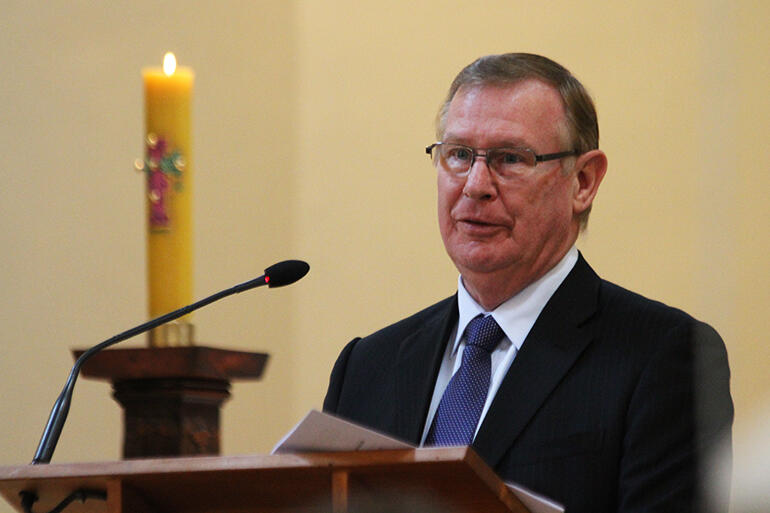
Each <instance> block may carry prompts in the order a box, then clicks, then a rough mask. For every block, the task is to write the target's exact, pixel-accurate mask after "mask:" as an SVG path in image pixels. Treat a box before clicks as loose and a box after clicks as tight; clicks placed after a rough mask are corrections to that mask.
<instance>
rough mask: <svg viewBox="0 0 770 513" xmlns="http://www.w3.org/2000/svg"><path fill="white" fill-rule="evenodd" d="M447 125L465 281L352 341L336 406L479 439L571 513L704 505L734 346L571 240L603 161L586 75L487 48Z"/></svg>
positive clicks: (461, 439) (411, 427)
mask: <svg viewBox="0 0 770 513" xmlns="http://www.w3.org/2000/svg"><path fill="white" fill-rule="evenodd" d="M437 136H438V142H437V143H435V144H433V145H431V146H429V147H428V148H427V151H428V152H429V153H430V154H431V155H432V157H433V162H434V164H435V166H436V168H437V176H438V178H437V180H438V218H439V226H440V231H441V236H442V238H443V241H444V245H445V247H446V250H447V253H448V254H449V257H450V258H451V259H452V261H453V262H454V264H455V266H456V267H457V269H458V270H459V271H460V278H459V280H458V293H457V295H456V296H453V297H451V298H448V299H445V300H444V301H441V302H439V303H437V304H435V305H433V306H431V307H429V308H427V309H425V310H423V311H421V312H419V313H417V314H415V315H413V316H411V317H409V318H407V319H404V320H402V321H400V322H398V323H396V324H393V325H391V326H389V327H387V328H384V329H383V330H380V331H378V332H376V333H374V334H372V335H370V336H368V337H366V338H363V339H355V340H353V341H352V342H350V343H349V344H348V345H347V346H346V347H345V349H344V350H343V351H342V353H341V354H340V356H339V358H338V360H337V363H336V364H335V366H334V370H333V371H332V375H331V380H330V384H329V390H328V392H327V396H326V399H325V401H324V409H325V410H326V411H329V412H332V413H335V414H337V415H340V416H343V417H345V418H348V419H351V420H352V421H354V422H358V423H361V424H364V425H366V426H369V427H371V428H373V429H376V430H379V431H382V432H385V433H388V434H391V435H393V436H395V437H398V438H401V439H404V440H407V441H410V442H412V443H415V444H422V445H428V446H429V445H446V444H470V445H472V446H473V447H474V449H475V450H476V452H478V454H479V455H480V456H481V457H482V458H483V459H484V460H485V461H486V462H487V463H488V464H489V465H490V466H491V467H492V468H493V469H494V470H495V471H496V472H497V473H498V474H499V475H500V476H501V477H502V478H503V479H505V480H510V481H514V482H517V483H519V484H522V485H524V486H527V487H529V488H531V489H533V490H536V491H538V492H540V493H543V494H545V495H547V496H549V497H551V498H552V499H554V500H556V501H558V502H561V503H562V504H563V505H564V506H565V507H566V510H567V511H568V512H570V513H573V512H581V511H585V512H589V511H590V512H604V511H623V512H631V511H676V512H684V511H704V510H705V509H707V504H706V503H704V502H703V501H702V494H701V492H702V491H703V490H702V487H703V486H704V479H702V476H703V472H702V470H703V468H704V465H701V464H702V463H704V462H705V461H706V457H707V456H708V455H709V454H710V452H711V450H712V449H713V448H715V447H716V446H717V444H718V443H719V442H720V441H721V440H723V439H725V438H727V440H728V443H729V436H730V429H731V425H732V415H733V409H732V400H731V398H730V392H729V370H728V366H727V355H726V352H725V348H724V344H723V342H722V340H721V339H720V338H719V335H717V333H716V332H715V331H714V330H713V329H711V328H710V327H709V326H707V325H706V324H703V323H701V322H699V321H696V320H695V319H693V318H692V317H690V316H688V315H687V314H686V313H684V312H681V311H679V310H676V309H673V308H670V307H668V306H665V305H663V304H661V303H657V302H654V301H651V300H648V299H646V298H643V297H641V296H639V295H636V294H634V293H632V292H630V291H627V290H624V289H622V288H620V287H618V286H616V285H613V284H611V283H608V282H606V281H603V280H601V279H600V278H599V277H598V276H597V275H596V274H595V273H594V271H593V270H592V269H591V267H590V266H589V265H588V264H587V263H586V261H585V260H584V259H583V257H582V255H580V254H579V252H578V251H577V249H575V246H574V245H575V241H576V239H577V237H578V234H579V232H580V230H581V227H583V226H585V224H586V222H587V218H588V213H589V211H590V209H591V204H592V202H593V199H594V197H595V196H596V193H597V190H598V188H599V184H600V183H601V181H602V178H603V177H604V174H605V171H606V169H607V158H606V156H605V155H604V153H603V152H602V151H601V150H599V149H598V139H599V137H598V125H597V122H596V113H595V110H594V106H593V103H592V101H591V99H590V97H589V96H588V94H587V92H586V91H585V89H584V88H583V86H582V85H581V84H580V83H579V82H578V81H577V80H576V79H575V78H574V77H573V76H572V75H571V74H570V73H569V72H568V71H567V70H566V69H564V68H563V67H562V66H560V65H559V64H557V63H555V62H553V61H551V60H549V59H546V58H544V57H540V56H536V55H530V54H506V55H498V56H488V57H482V58H480V59H478V60H477V61H475V62H473V63H472V64H470V65H469V66H467V67H466V68H465V69H463V70H462V71H461V72H460V74H459V75H458V76H457V78H456V79H455V80H454V82H453V83H452V86H451V87H450V90H449V94H448V96H447V99H446V102H445V104H444V105H443V107H442V109H441V111H440V112H439V116H438V118H437ZM466 356H467V359H466ZM728 465H729V462H728Z"/></svg>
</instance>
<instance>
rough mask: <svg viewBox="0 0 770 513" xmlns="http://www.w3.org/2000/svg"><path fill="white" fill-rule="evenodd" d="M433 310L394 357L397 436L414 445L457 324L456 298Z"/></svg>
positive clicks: (420, 434) (419, 435) (402, 344)
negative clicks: (396, 360)
mask: <svg viewBox="0 0 770 513" xmlns="http://www.w3.org/2000/svg"><path fill="white" fill-rule="evenodd" d="M437 307H438V308H437V312H436V314H435V315H433V316H432V317H430V318H429V319H428V320H427V321H426V322H425V323H424V324H423V326H422V328H421V329H419V330H418V331H416V332H415V333H414V334H412V335H411V336H409V337H408V338H406V339H404V340H403V342H401V347H400V349H399V354H398V365H399V372H397V373H396V376H397V377H396V379H397V381H396V404H397V405H398V407H397V408H396V411H397V412H398V413H397V415H398V418H397V424H396V425H397V429H398V432H399V434H400V436H401V437H403V438H404V439H405V440H407V441H410V442H412V443H415V444H418V443H419V442H420V438H421V437H422V430H423V426H424V424H425V417H426V416H427V413H428V407H429V406H430V400H431V397H432V396H433V388H434V386H435V383H436V375H437V374H438V370H439V367H440V365H441V358H442V357H443V355H444V349H445V348H446V343H447V340H449V334H450V332H451V331H452V329H453V328H454V325H455V324H456V323H457V296H456V295H455V296H453V297H451V298H448V299H446V300H444V301H443V302H442V303H440V304H439V305H437Z"/></svg>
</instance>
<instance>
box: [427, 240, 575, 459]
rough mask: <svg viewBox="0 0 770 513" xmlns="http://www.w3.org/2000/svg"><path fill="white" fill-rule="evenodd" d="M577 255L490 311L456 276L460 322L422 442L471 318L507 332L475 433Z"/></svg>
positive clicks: (457, 359) (494, 357) (446, 354)
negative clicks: (480, 317)
mask: <svg viewBox="0 0 770 513" xmlns="http://www.w3.org/2000/svg"><path fill="white" fill-rule="evenodd" d="M577 259H578V251H577V248H576V247H575V246H572V248H571V249H570V250H569V251H567V254H565V255H564V257H563V258H562V259H561V260H560V261H559V263H557V264H556V265H555V266H554V267H552V268H551V270H550V271H548V272H547V273H545V274H544V275H543V276H542V277H541V278H540V279H538V280H537V281H535V282H533V283H531V284H529V285H528V286H527V287H525V288H524V289H523V290H522V291H521V292H519V293H518V294H516V295H515V296H513V297H511V298H510V299H508V300H507V301H505V302H504V303H503V304H501V305H500V306H498V307H497V308H495V309H494V310H492V311H491V312H487V311H486V310H484V308H482V307H481V306H480V305H479V304H478V303H477V302H476V301H475V300H474V299H473V298H472V297H471V295H470V294H469V293H468V291H467V290H465V286H464V285H463V280H462V276H460V277H459V278H458V279H457V305H458V308H459V314H460V315H459V318H458V321H457V326H455V328H454V330H453V331H452V333H451V334H450V335H449V340H448V343H447V348H446V351H445V352H444V357H443V360H442V361H441V368H440V369H439V373H438V377H437V378H436V385H435V387H434V389H433V398H432V399H431V402H430V408H429V409H428V417H427V419H426V422H425V428H424V429H423V432H422V439H421V445H422V444H423V443H425V438H426V437H427V436H428V431H429V430H430V426H431V424H433V417H434V416H435V415H436V410H437V409H438V405H439V403H440V402H441V397H442V396H443V395H444V390H445V389H446V387H447V385H448V384H449V380H450V379H451V378H452V376H453V375H454V373H455V372H457V369H459V368H460V363H461V362H462V357H463V350H464V349H465V335H464V333H465V328H466V326H468V323H469V322H471V319H473V318H474V317H476V316H477V315H479V314H483V315H491V316H492V317H494V319H495V322H497V324H498V325H499V326H500V328H502V330H503V332H504V333H505V337H504V338H503V340H501V341H500V343H499V344H498V345H497V348H495V350H494V351H493V352H492V367H491V374H490V376H491V378H490V383H489V392H488V393H487V400H486V402H485V403H484V409H483V410H482V411H481V417H480V418H479V423H478V425H477V426H476V433H478V429H479V426H480V425H481V423H482V421H483V420H484V417H485V416H486V414H487V411H488V410H489V405H490V404H492V400H493V399H494V397H495V394H497V389H498V388H500V383H502V381H503V378H504V377H505V374H506V373H507V372H508V369H509V368H510V367H511V363H512V362H513V359H514V358H516V354H517V353H518V352H519V349H521V346H522V344H523V343H524V339H525V338H526V337H527V334H528V333H529V330H531V329H532V326H533V325H534V324H535V321H536V320H537V318H538V316H539V315H540V312H541V311H542V310H543V308H544V307H545V305H546V303H547V302H548V300H549V299H551V296H552V295H553V293H554V292H556V289H558V288H559V285H561V283H562V282H563V281H564V279H565V278H566V277H567V275H568V274H569V272H570V271H571V270H572V268H573V267H574V266H575V263H576V262H577ZM474 437H475V434H474Z"/></svg>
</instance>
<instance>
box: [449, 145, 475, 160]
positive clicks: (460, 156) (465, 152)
mask: <svg viewBox="0 0 770 513" xmlns="http://www.w3.org/2000/svg"><path fill="white" fill-rule="evenodd" d="M449 156H450V157H451V158H453V159H457V160H470V159H471V158H472V156H473V153H472V152H471V151H470V150H469V149H467V148H455V149H454V150H452V152H451V153H450V155H449Z"/></svg>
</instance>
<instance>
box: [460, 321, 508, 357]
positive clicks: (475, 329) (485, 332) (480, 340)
mask: <svg viewBox="0 0 770 513" xmlns="http://www.w3.org/2000/svg"><path fill="white" fill-rule="evenodd" d="M465 335H466V344H468V345H471V346H476V347H479V348H481V349H483V350H485V351H487V352H488V353H491V352H492V351H493V350H494V349H495V347H497V344H498V343H499V342H500V340H501V339H502V338H503V337H504V336H505V333H503V330H502V328H500V326H498V324H497V323H496V322H495V320H494V319H493V318H492V316H491V315H487V316H486V317H482V316H481V315H478V316H477V317H475V318H473V320H471V322H469V323H468V327H467V328H465Z"/></svg>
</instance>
